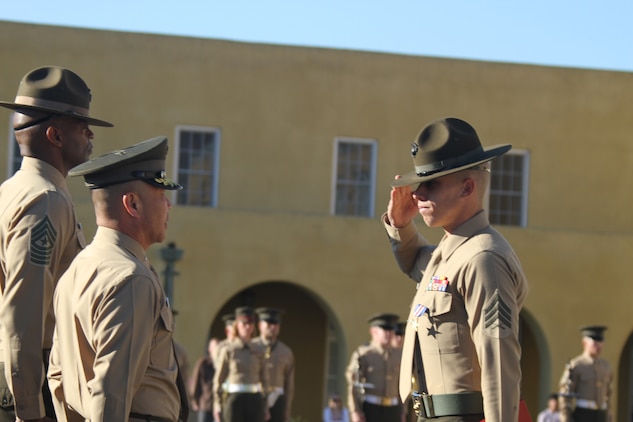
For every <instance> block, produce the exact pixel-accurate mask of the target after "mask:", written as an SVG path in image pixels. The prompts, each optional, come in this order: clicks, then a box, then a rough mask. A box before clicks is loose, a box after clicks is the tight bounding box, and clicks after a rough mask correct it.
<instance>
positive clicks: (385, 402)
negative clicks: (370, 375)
mask: <svg viewBox="0 0 633 422" xmlns="http://www.w3.org/2000/svg"><path fill="white" fill-rule="evenodd" d="M380 404H381V405H382V406H391V399H390V398H389V397H381V398H380Z"/></svg>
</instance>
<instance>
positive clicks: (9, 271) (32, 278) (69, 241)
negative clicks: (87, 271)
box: [0, 157, 85, 419]
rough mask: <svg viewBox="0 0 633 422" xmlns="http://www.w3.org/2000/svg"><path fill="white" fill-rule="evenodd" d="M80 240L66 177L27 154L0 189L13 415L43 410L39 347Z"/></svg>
mask: <svg viewBox="0 0 633 422" xmlns="http://www.w3.org/2000/svg"><path fill="white" fill-rule="evenodd" d="M84 246H85V240H84V237H83V232H82V231H81V226H80V225H79V224H78V222H77V219H76V216H75V211H74V208H73V204H72V200H71V196H70V192H69V191H68V188H67V186H66V180H65V178H64V176H63V175H62V174H61V173H60V172H59V171H58V170H57V169H55V168H54V167H53V166H51V165H49V164H47V163H45V162H44V161H41V160H38V159H35V158H31V157H24V158H23V159H22V165H21V167H20V170H18V172H17V173H16V174H15V175H14V176H13V177H11V178H10V179H8V180H7V181H5V182H4V183H3V184H2V186H1V187H0V265H1V266H2V271H0V290H1V291H2V293H1V296H0V361H1V362H4V364H5V365H4V366H5V374H4V375H5V377H6V379H7V382H8V384H9V386H10V388H11V391H12V393H13V396H14V399H15V412H16V416H17V417H19V418H21V419H37V418H41V417H43V416H44V414H45V412H44V404H43V399H42V383H43V382H44V379H45V378H44V377H45V373H44V366H43V360H42V349H50V347H51V344H52V341H53V328H54V324H55V322H54V317H53V309H52V307H51V302H52V298H53V290H54V289H55V286H56V284H57V281H58V280H59V277H61V275H62V273H63V272H64V271H65V270H66V268H68V266H69V265H70V262H71V261H72V259H73V258H74V257H75V255H77V253H78V252H79V251H80V250H81V249H82V248H83V247H84Z"/></svg>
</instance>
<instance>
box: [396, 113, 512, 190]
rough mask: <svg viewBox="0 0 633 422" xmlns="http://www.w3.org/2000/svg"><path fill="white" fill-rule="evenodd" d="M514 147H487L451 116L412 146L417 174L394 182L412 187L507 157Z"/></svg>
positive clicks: (432, 126)
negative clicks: (499, 157)
mask: <svg viewBox="0 0 633 422" xmlns="http://www.w3.org/2000/svg"><path fill="white" fill-rule="evenodd" d="M510 148H512V145H494V146H491V147H487V148H484V147H483V146H482V145H481V142H480V141H479V136H478V135H477V132H476V131H475V129H474V128H473V127H472V126H471V125H470V124H469V123H467V122H465V121H464V120H460V119H457V118H454V117H447V118H444V119H440V120H436V121H434V122H432V123H430V124H429V125H427V126H426V127H425V128H424V129H422V131H421V132H420V134H419V135H418V137H417V138H416V139H415V141H414V142H413V143H412V144H411V156H412V157H413V165H414V171H413V172H411V173H407V174H405V175H403V176H401V177H400V178H399V179H396V180H394V181H393V182H392V183H391V186H393V187H399V186H411V188H412V189H416V188H417V186H418V185H419V184H420V183H424V182H428V181H429V180H433V179H437V178H438V177H442V176H446V175H448V174H451V173H457V172H458V171H462V170H466V169H468V168H470V167H475V166H477V165H479V164H483V163H485V162H487V161H490V160H492V159H493V158H495V157H498V156H500V155H503V154H505V153H506V152H508V151H509V150H510Z"/></svg>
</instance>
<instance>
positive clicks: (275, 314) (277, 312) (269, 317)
mask: <svg viewBox="0 0 633 422" xmlns="http://www.w3.org/2000/svg"><path fill="white" fill-rule="evenodd" d="M255 312H256V313H257V317H258V318H259V320H260V321H266V322H270V323H273V324H279V323H281V316H282V315H283V314H284V311H283V310H282V309H277V308H257V309H255Z"/></svg>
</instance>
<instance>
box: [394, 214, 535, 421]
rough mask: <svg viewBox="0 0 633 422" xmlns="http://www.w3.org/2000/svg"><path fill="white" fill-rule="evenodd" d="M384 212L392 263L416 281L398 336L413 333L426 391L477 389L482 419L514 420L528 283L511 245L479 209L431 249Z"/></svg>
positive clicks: (515, 418) (518, 394) (517, 403)
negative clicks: (522, 314) (389, 220)
mask: <svg viewBox="0 0 633 422" xmlns="http://www.w3.org/2000/svg"><path fill="white" fill-rule="evenodd" d="M385 217H386V216H383V223H384V225H385V228H386V230H387V232H388V234H389V237H390V240H391V244H392V248H393V253H394V255H395V257H396V260H397V262H398V265H399V266H400V269H401V270H402V271H403V272H404V273H406V274H408V275H409V277H410V278H412V279H413V280H415V281H418V282H419V285H418V286H419V287H418V290H417V292H416V295H415V297H414V299H413V303H412V304H411V312H410V315H409V322H408V323H407V327H406V330H407V333H405V341H406V335H407V334H408V335H413V334H415V332H417V335H418V341H419V344H420V348H421V351H422V358H423V366H424V373H425V374H426V383H427V390H428V391H427V392H428V393H429V394H448V393H459V392H473V391H474V392H476V391H481V392H482V395H483V401H484V403H483V404H484V414H485V417H486V421H487V422H510V421H516V420H517V419H518V407H519V398H520V391H519V390H520V383H521V366H520V359H521V346H520V344H519V339H518V333H519V312H520V310H521V307H522V305H523V302H524V301H525V298H526V296H527V291H528V285H527V280H526V277H525V274H524V273H523V270H522V268H521V264H520V263H519V259H518V258H517V256H516V255H515V253H514V251H513V250H512V248H511V246H510V245H509V244H508V242H507V241H506V240H505V239H504V238H503V236H501V234H499V233H498V232H497V231H496V230H494V229H493V228H492V227H490V225H489V223H488V218H487V216H486V214H485V212H483V211H482V212H480V213H478V214H476V215H475V216H473V217H472V218H471V219H470V220H468V221H466V222H465V223H464V224H462V225H461V226H460V227H458V228H457V229H456V230H455V231H454V232H453V233H451V234H450V235H447V236H444V238H443V239H442V241H441V242H440V244H439V245H438V246H437V248H434V247H432V246H430V245H429V244H428V242H427V241H426V240H425V239H424V238H423V237H422V236H421V235H420V234H419V233H418V231H417V229H416V227H415V225H414V223H413V222H412V223H411V224H409V225H408V226H406V227H404V228H401V229H396V228H393V227H391V226H389V225H388V224H387V223H386V220H385ZM434 249H435V250H434ZM412 344H413V343H412ZM408 352H409V353H410V354H409V356H411V355H412V351H408ZM404 354H405V351H404V350H403V355H404Z"/></svg>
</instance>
